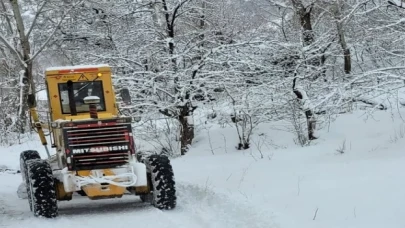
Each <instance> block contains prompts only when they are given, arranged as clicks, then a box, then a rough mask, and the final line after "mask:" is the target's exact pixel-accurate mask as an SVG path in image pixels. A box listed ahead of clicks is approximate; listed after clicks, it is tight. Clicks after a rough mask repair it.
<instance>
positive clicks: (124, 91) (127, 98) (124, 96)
mask: <svg viewBox="0 0 405 228" xmlns="http://www.w3.org/2000/svg"><path fill="white" fill-rule="evenodd" d="M120 94H121V98H122V101H123V102H124V103H125V104H127V105H128V104H131V95H130V94H129V90H128V88H123V89H121V91H120Z"/></svg>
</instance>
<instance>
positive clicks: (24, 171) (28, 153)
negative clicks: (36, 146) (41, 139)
mask: <svg viewBox="0 0 405 228" xmlns="http://www.w3.org/2000/svg"><path fill="white" fill-rule="evenodd" d="M34 159H41V156H39V153H38V151H36V150H25V151H23V152H21V154H20V172H21V177H22V180H23V183H22V184H21V185H20V187H19V188H18V191H17V193H18V195H19V197H20V198H23V199H25V198H28V200H30V199H29V198H30V197H31V195H30V194H29V186H28V167H27V163H28V162H29V161H31V160H34ZM24 188H25V191H26V192H24ZM29 205H30V210H31V211H32V205H31V203H30V204H29Z"/></svg>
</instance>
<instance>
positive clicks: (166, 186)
mask: <svg viewBox="0 0 405 228" xmlns="http://www.w3.org/2000/svg"><path fill="white" fill-rule="evenodd" d="M145 163H146V167H147V169H148V179H149V181H148V182H149V183H150V184H151V189H152V192H151V193H150V194H147V195H141V196H140V197H141V200H142V201H144V202H150V203H151V204H152V205H153V206H155V207H156V208H159V209H173V208H175V207H176V201H177V197H176V188H175V182H174V173H173V168H172V166H171V164H170V160H169V158H168V157H167V156H164V155H151V156H150V157H149V158H148V159H146V161H145Z"/></svg>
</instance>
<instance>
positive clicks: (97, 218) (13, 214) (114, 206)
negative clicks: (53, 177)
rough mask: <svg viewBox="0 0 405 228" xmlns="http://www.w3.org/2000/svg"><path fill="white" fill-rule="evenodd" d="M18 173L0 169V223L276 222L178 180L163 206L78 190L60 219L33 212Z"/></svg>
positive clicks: (189, 225)
mask: <svg viewBox="0 0 405 228" xmlns="http://www.w3.org/2000/svg"><path fill="white" fill-rule="evenodd" d="M20 180H21V178H20V174H8V173H0V183H4V184H2V185H1V187H0V227H10V228H20V227H21V228H27V227H29V228H53V227H58V228H70V227H72V228H77V227H98V228H103V227H106V228H107V227H108V228H111V227H117V228H118V227H127V226H132V227H135V226H137V225H136V224H139V226H142V227H150V228H158V227H159V228H165V227H167V228H171V227H175V228H182V227H184V228H200V227H201V228H210V227H212V228H216V227H218V228H222V227H229V228H230V227H252V228H259V227H274V226H271V224H272V220H271V218H270V217H262V216H260V215H258V214H256V213H255V211H254V210H251V209H252V208H249V206H248V205H246V204H242V203H241V202H236V201H234V200H232V199H231V198H227V196H225V195H220V194H218V193H214V192H212V191H211V190H209V189H204V188H200V187H196V186H193V185H189V184H184V183H180V184H178V187H177V189H178V207H177V208H176V209H175V210H171V211H161V210H158V209H155V208H154V207H152V206H150V205H149V204H146V203H142V202H141V201H140V199H139V198H138V197H137V196H132V195H125V196H124V197H123V198H121V199H109V200H96V201H92V200H89V199H87V198H86V197H81V196H78V195H75V198H74V200H72V201H70V202H60V203H59V213H60V216H59V217H58V218H56V219H41V218H36V217H34V216H33V215H32V214H31V212H30V210H29V207H28V202H27V200H24V199H19V198H18V197H17V195H16V192H15V190H16V189H17V188H18V185H19V184H20Z"/></svg>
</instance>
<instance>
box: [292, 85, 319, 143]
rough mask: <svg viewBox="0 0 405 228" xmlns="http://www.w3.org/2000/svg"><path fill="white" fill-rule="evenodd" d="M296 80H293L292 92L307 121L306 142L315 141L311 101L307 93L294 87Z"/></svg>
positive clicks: (314, 124) (314, 121) (314, 123)
mask: <svg viewBox="0 0 405 228" xmlns="http://www.w3.org/2000/svg"><path fill="white" fill-rule="evenodd" d="M296 81H297V78H294V80H293V92H294V94H295V95H296V96H297V99H298V101H299V102H300V103H301V105H302V107H303V109H304V111H305V117H306V119H307V128H308V140H314V139H317V137H315V128H316V119H315V115H314V111H313V110H312V107H311V104H310V103H311V101H310V100H309V98H308V96H307V93H306V92H305V91H304V90H303V89H299V88H297V87H296Z"/></svg>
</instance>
